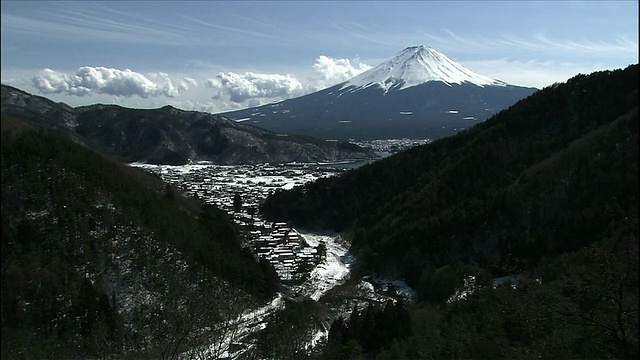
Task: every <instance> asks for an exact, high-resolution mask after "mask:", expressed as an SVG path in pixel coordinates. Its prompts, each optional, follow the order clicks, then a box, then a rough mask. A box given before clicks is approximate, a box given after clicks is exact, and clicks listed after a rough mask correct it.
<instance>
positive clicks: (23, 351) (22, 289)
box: [1, 114, 279, 359]
mask: <svg viewBox="0 0 640 360" xmlns="http://www.w3.org/2000/svg"><path fill="white" fill-rule="evenodd" d="M1 145H2V252H1V260H2V319H3V320H2V358H3V359H5V358H7V359H13V358H33V359H52V358H57V359H80V358H154V359H157V358H163V357H166V354H167V353H169V352H171V353H182V352H184V351H196V352H197V351H198V349H199V348H198V346H200V345H203V344H204V345H206V347H205V348H206V349H208V348H209V346H211V344H212V343H215V342H216V341H219V342H220V343H223V339H224V338H225V336H226V335H227V334H226V333H224V332H223V331H228V330H225V329H224V327H222V326H214V325H215V324H216V323H221V322H224V321H229V320H233V319H235V318H236V317H237V316H239V315H240V312H242V311H244V310H245V309H247V308H248V307H250V306H257V304H259V303H260V302H261V301H264V300H266V299H269V298H271V297H272V296H273V294H274V292H275V291H276V290H277V288H278V286H279V281H278V279H277V276H276V274H275V271H273V270H269V269H270V268H269V267H268V266H267V265H266V263H258V262H257V261H256V260H255V259H254V258H253V256H251V255H249V254H247V253H246V252H244V251H243V250H242V249H241V247H240V238H239V234H238V231H237V228H236V226H235V224H234V223H233V221H232V219H231V218H229V217H228V216H227V214H226V213H224V212H223V211H222V210H219V209H217V208H214V207H203V206H200V205H199V203H198V202H197V201H196V200H194V199H189V198H185V197H183V195H181V194H180V192H178V191H177V190H175V189H173V188H172V187H170V186H168V185H166V184H165V183H163V182H162V180H161V179H159V178H157V177H155V176H153V175H151V174H148V173H146V172H144V171H142V170H139V169H136V168H131V167H129V166H125V165H123V164H121V163H119V162H117V161H114V160H112V159H107V158H106V157H105V156H104V155H101V154H98V153H96V152H95V151H92V150H90V149H87V148H86V147H83V146H80V145H78V144H75V143H73V142H71V141H69V140H67V139H64V138H61V137H59V136H56V135H52V134H49V133H47V132H45V131H41V130H39V129H36V128H35V127H32V126H29V125H27V124H26V123H25V122H24V121H22V120H21V119H18V118H15V117H12V116H9V115H6V114H3V115H2V144H1ZM225 324H228V322H226V323H225ZM221 328H222V329H223V330H221ZM225 349H226V348H225ZM202 353H204V350H203V351H202ZM193 356H194V357H204V355H200V356H195V355H193ZM207 356H213V357H217V356H221V353H218V354H217V355H211V354H209V355H207Z"/></svg>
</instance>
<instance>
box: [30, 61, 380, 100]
mask: <svg viewBox="0 0 640 360" xmlns="http://www.w3.org/2000/svg"><path fill="white" fill-rule="evenodd" d="M370 68H371V66H369V65H367V64H364V63H361V62H360V61H359V60H358V59H356V60H350V59H337V58H332V57H329V56H326V55H320V56H319V57H318V58H316V61H315V63H314V64H313V65H312V66H311V69H312V75H311V76H308V77H307V78H305V79H302V77H300V78H298V77H296V76H294V75H291V74H278V73H258V72H245V73H236V72H232V71H227V72H219V73H218V74H216V75H215V76H210V75H209V76H206V74H205V75H203V74H200V76H177V75H173V76H172V75H170V74H167V73H164V72H156V73H148V74H142V73H139V72H135V71H133V70H131V69H124V70H122V69H116V68H106V67H94V66H83V67H80V68H79V69H78V70H77V71H76V72H74V73H68V72H62V71H56V70H52V69H49V68H46V69H43V70H41V71H39V72H38V73H37V74H36V75H35V76H34V77H33V78H32V79H31V83H32V85H33V86H34V87H35V88H36V89H37V90H38V91H39V92H40V93H42V94H62V95H67V96H73V97H85V96H92V95H110V96H113V97H116V98H130V97H138V98H141V99H150V98H158V100H159V101H161V100H162V99H165V100H171V102H172V103H174V104H175V105H178V106H179V105H182V106H183V107H184V106H186V107H187V108H189V109H191V108H193V109H197V110H204V111H211V112H216V111H222V110H228V109H238V108H243V107H250V106H257V105H261V104H265V103H269V102H273V101H277V100H281V99H287V98H292V97H297V96H301V95H305V94H307V93H311V92H314V91H317V90H319V89H323V88H326V87H329V86H332V85H335V84H337V83H341V82H344V81H347V80H348V79H350V78H352V77H354V76H356V75H358V74H360V73H362V72H364V71H366V70H368V69H370ZM200 84H202V86H199V85H200ZM195 92H197V93H198V94H206V95H207V97H208V98H209V99H210V102H209V103H202V102H199V103H197V104H195V103H193V102H191V101H189V100H188V98H189V96H190V95H196V94H195ZM190 104H191V105H190Z"/></svg>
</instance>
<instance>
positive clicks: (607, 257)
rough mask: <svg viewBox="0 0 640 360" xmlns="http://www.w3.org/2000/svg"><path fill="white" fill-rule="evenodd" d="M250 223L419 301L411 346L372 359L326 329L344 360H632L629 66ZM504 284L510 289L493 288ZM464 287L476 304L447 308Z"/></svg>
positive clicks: (281, 201) (582, 80) (634, 79)
mask: <svg viewBox="0 0 640 360" xmlns="http://www.w3.org/2000/svg"><path fill="white" fill-rule="evenodd" d="M262 211H263V212H264V213H265V214H266V215H267V216H269V217H273V218H277V219H282V220H289V221H292V222H293V223H294V224H295V225H296V226H300V227H307V228H311V229H325V230H334V231H341V232H344V233H345V234H348V237H349V238H350V239H351V241H352V245H353V247H352V250H353V251H354V253H355V255H356V257H357V259H358V267H359V269H360V270H361V271H362V272H365V273H366V272H371V271H373V272H378V273H382V274H394V273H396V274H397V273H399V274H400V275H401V276H402V277H403V278H405V279H406V281H407V282H408V283H409V284H410V285H412V286H413V287H415V288H416V289H417V291H418V294H419V296H420V302H419V303H418V304H417V305H415V306H414V307H413V308H412V310H411V315H412V316H411V318H412V323H413V324H412V327H413V329H414V334H413V335H412V336H409V337H407V338H406V339H405V340H403V341H401V342H399V343H397V344H396V345H397V346H394V347H392V348H389V349H385V350H372V349H370V348H367V347H366V346H364V344H363V343H362V341H359V340H358V338H354V337H349V336H345V335H344V334H345V333H347V334H348V333H349V332H348V331H346V332H345V331H344V330H341V331H339V333H340V334H342V335H336V333H335V332H336V331H334V330H333V329H332V332H333V340H332V338H331V337H330V344H333V349H332V350H331V351H332V353H333V354H340V357H345V358H351V357H356V358H357V357H358V356H363V355H364V356H365V357H369V358H371V357H376V356H380V357H383V358H384V357H386V358H401V357H409V358H443V357H446V358H475V357H479V358H499V357H502V358H514V357H517V358H537V357H543V358H576V357H578V358H590V357H596V358H606V357H615V358H632V357H633V358H635V356H636V355H637V351H638V306H637V301H638V258H637V256H638V221H637V218H638V65H633V66H629V67H628V68H626V69H624V70H615V71H603V72H597V73H593V74H590V75H578V76H575V77H574V78H572V79H570V80H568V81H567V82H566V83H564V84H555V85H553V86H550V87H548V88H545V89H543V90H541V91H538V92H536V93H535V94H533V95H532V96H530V97H529V98H527V99H524V100H522V101H520V102H518V103H517V104H515V105H513V106H512V107H510V108H509V109H507V110H504V111H502V112H500V113H499V114H497V115H496V116H494V117H493V118H491V119H489V120H487V121H486V122H484V123H482V124H479V125H477V126H475V127H473V128H471V129H469V130H466V131H464V132H462V133H459V134H458V135H456V136H453V137H449V138H445V139H441V140H438V141H435V142H433V143H431V144H428V145H424V146H420V147H415V148H412V149H410V150H407V151H405V152H403V153H400V154H398V155H395V156H392V157H389V158H386V159H384V160H380V161H377V162H375V163H373V164H371V165H367V166H365V167H362V168H359V169H357V170H353V171H350V172H347V173H345V174H343V175H341V176H339V177H335V178H328V179H321V180H319V181H317V182H315V183H313V184H308V185H305V186H304V187H299V188H295V189H293V190H292V191H286V192H285V191H282V192H278V193H276V194H275V195H273V196H271V197H270V198H268V199H267V201H266V202H265V203H264V204H263V206H262ZM506 275H511V276H516V278H517V279H518V281H519V282H520V285H519V286H518V287H517V290H514V289H512V288H511V287H510V286H504V287H502V286H499V287H497V288H495V289H494V287H493V286H491V279H492V278H497V277H500V276H506ZM463 285H466V286H467V289H476V290H477V291H476V292H475V293H473V294H472V295H469V296H468V297H467V300H466V301H453V302H451V301H449V302H447V301H448V300H451V299H452V296H454V294H455V292H456V290H460V289H461V288H462V287H463ZM478 289H482V290H478ZM416 329H417V330H416ZM359 338H362V336H359ZM336 339H337V340H336ZM407 339H408V340H407Z"/></svg>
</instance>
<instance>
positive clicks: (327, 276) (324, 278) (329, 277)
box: [297, 232, 355, 301]
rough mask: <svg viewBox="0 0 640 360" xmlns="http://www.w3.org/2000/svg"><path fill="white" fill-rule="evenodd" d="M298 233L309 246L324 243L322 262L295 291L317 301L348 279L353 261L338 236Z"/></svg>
mask: <svg viewBox="0 0 640 360" xmlns="http://www.w3.org/2000/svg"><path fill="white" fill-rule="evenodd" d="M299 233H300V235H302V236H303V237H304V239H305V240H306V241H307V243H308V244H309V245H310V246H312V247H316V246H318V245H320V244H321V243H322V242H324V244H325V245H326V247H327V254H326V256H325V258H324V260H323V261H322V262H321V263H320V264H319V265H318V266H316V267H315V268H314V269H313V271H311V273H310V274H309V278H308V279H307V280H306V281H305V282H304V283H303V284H302V285H300V287H299V289H297V290H298V292H299V293H300V294H301V295H304V296H308V297H310V298H311V299H313V300H315V301H318V299H320V297H322V295H324V294H325V293H326V292H327V291H329V290H331V289H332V288H333V287H335V286H337V285H340V284H342V283H344V282H345V281H346V280H347V279H349V275H350V274H351V265H352V264H353V262H354V260H355V259H354V257H353V256H352V255H351V254H350V253H349V250H348V249H347V244H345V243H343V241H342V238H341V237H340V236H339V235H320V234H313V233H305V232H299Z"/></svg>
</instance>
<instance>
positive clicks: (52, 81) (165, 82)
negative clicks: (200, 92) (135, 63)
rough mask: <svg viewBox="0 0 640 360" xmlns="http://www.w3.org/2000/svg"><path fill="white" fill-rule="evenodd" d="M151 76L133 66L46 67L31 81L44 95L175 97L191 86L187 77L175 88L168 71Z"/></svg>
mask: <svg viewBox="0 0 640 360" xmlns="http://www.w3.org/2000/svg"><path fill="white" fill-rule="evenodd" d="M149 77H150V78H152V79H154V80H155V81H152V80H151V79H149V78H148V77H146V76H144V75H142V74H140V73H137V72H134V71H131V70H130V69H124V70H120V69H110V68H105V67H92V66H83V67H81V68H79V69H78V71H76V73H75V74H65V73H62V72H58V71H54V70H51V69H44V70H42V71H41V72H40V73H38V74H37V75H36V76H35V77H34V78H33V79H32V83H33V86H34V87H35V88H36V89H38V90H39V91H41V92H43V93H45V94H60V93H63V94H66V95H75V96H85V95H90V94H93V93H96V94H107V95H114V96H125V97H130V96H139V97H142V98H148V97H156V96H166V97H175V96H177V95H178V94H179V93H180V90H186V89H188V84H189V81H187V80H185V81H183V82H181V84H180V85H179V86H178V87H175V86H174V85H173V82H172V81H171V79H170V78H169V75H167V74H165V73H156V74H150V75H149ZM191 80H193V79H191Z"/></svg>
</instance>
